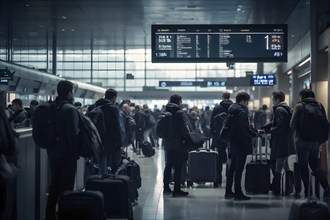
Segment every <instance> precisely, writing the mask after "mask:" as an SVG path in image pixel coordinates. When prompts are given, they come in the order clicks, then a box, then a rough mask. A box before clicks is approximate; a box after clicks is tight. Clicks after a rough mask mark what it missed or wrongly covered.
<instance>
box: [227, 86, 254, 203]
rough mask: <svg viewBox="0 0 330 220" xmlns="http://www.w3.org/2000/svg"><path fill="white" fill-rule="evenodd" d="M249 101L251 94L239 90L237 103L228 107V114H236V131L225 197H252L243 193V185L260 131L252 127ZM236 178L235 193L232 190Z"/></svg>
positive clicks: (232, 141)
mask: <svg viewBox="0 0 330 220" xmlns="http://www.w3.org/2000/svg"><path fill="white" fill-rule="evenodd" d="M249 101H250V95H249V94H247V93H246V92H239V93H237V95H236V103H234V104H232V105H230V107H229V109H228V114H232V115H234V120H235V122H234V123H235V133H234V136H233V138H232V140H230V147H229V152H230V155H231V156H230V159H229V163H228V171H227V182H226V192H225V199H231V198H234V200H249V199H251V198H250V197H248V196H246V195H244V194H243V191H242V187H241V181H242V172H243V169H244V165H245V161H246V156H247V155H248V154H251V153H252V138H253V137H257V136H258V133H256V132H254V131H253V130H252V129H251V127H250V123H249V118H248V108H247V106H248V104H249ZM234 179H235V183H234V190H235V193H233V191H232V185H233V182H234Z"/></svg>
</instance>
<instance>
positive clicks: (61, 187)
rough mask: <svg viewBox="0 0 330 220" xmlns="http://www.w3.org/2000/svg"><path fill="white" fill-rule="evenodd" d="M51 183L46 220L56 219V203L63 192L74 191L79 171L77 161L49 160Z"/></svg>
mask: <svg viewBox="0 0 330 220" xmlns="http://www.w3.org/2000/svg"><path fill="white" fill-rule="evenodd" d="M49 163H50V175H51V180H50V181H51V182H50V187H49V195H48V201H47V208H46V219H47V220H53V219H56V218H55V217H56V203H57V200H58V198H59V196H60V195H61V193H62V192H64V191H65V190H73V187H74V181H75V177H76V170H77V160H75V159H62V158H61V159H49Z"/></svg>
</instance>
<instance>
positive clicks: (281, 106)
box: [260, 91, 293, 195]
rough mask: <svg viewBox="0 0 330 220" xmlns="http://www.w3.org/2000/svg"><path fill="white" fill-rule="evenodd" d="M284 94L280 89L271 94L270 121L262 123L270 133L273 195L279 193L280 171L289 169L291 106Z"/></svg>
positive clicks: (262, 127)
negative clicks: (271, 111)
mask: <svg viewBox="0 0 330 220" xmlns="http://www.w3.org/2000/svg"><path fill="white" fill-rule="evenodd" d="M284 100H285V94H284V93H283V92H282V91H276V92H273V94H272V101H273V106H274V107H273V113H274V117H273V120H272V122H270V123H268V124H264V125H262V126H261V127H260V128H261V129H264V130H265V131H266V133H270V134H271V135H272V137H271V146H272V150H271V155H270V159H271V161H274V162H272V163H274V165H275V166H274V167H275V172H274V179H273V183H272V190H273V193H274V194H275V195H279V194H280V193H281V173H282V170H283V169H285V170H289V167H288V162H287V161H288V156H289V149H290V144H293V143H292V141H290V140H292V135H293V134H292V130H291V128H290V120H291V115H292V114H291V108H290V107H289V106H288V105H287V104H286V103H285V102H284Z"/></svg>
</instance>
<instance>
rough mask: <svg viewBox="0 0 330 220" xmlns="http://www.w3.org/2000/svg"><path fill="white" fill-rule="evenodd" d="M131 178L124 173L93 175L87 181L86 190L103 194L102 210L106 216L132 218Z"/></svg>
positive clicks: (130, 219) (129, 219)
mask: <svg viewBox="0 0 330 220" xmlns="http://www.w3.org/2000/svg"><path fill="white" fill-rule="evenodd" d="M130 184H131V180H130V178H129V177H128V176H125V175H116V176H115V175H111V174H107V175H94V176H91V177H90V178H89V179H88V181H87V183H86V189H87V190H97V191H100V192H102V193H103V196H104V211H105V213H106V215H107V218H126V219H128V220H132V219H133V209H132V202H133V201H131V199H130V193H131V192H130V187H131V186H130Z"/></svg>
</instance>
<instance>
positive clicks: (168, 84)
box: [159, 81, 226, 87]
mask: <svg viewBox="0 0 330 220" xmlns="http://www.w3.org/2000/svg"><path fill="white" fill-rule="evenodd" d="M190 86H197V87H224V86H226V82H225V81H159V87H190Z"/></svg>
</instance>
